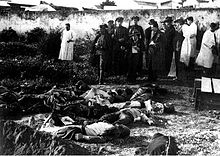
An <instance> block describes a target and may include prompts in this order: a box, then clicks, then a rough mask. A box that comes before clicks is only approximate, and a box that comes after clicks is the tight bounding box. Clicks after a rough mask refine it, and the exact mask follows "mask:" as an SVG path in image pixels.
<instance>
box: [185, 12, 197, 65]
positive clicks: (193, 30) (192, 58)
mask: <svg viewBox="0 0 220 156" xmlns="http://www.w3.org/2000/svg"><path fill="white" fill-rule="evenodd" d="M186 22H187V24H188V25H189V32H188V33H189V37H190V47H191V49H190V62H189V67H190V68H193V66H194V63H195V56H196V42H197V41H196V35H197V25H196V24H195V23H194V22H193V17H192V16H190V17H188V18H187V19H186Z"/></svg>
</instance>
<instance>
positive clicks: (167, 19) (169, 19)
mask: <svg viewBox="0 0 220 156" xmlns="http://www.w3.org/2000/svg"><path fill="white" fill-rule="evenodd" d="M172 21H173V19H172V17H169V16H167V17H166V18H165V19H164V20H163V21H162V23H165V22H172Z"/></svg>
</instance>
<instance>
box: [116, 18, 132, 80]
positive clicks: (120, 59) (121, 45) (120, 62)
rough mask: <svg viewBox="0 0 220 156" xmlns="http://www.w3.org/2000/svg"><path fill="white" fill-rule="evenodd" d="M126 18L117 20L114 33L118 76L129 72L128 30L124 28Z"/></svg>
mask: <svg viewBox="0 0 220 156" xmlns="http://www.w3.org/2000/svg"><path fill="white" fill-rule="evenodd" d="M123 20H124V18H123V17H118V18H117V19H116V24H117V26H116V28H115V33H114V45H113V56H114V58H113V68H114V72H115V74H116V75H118V76H119V75H121V74H125V73H126V71H127V67H126V65H127V60H126V55H127V53H128V50H129V43H128V39H129V36H128V29H127V28H125V27H123V26H122V23H123Z"/></svg>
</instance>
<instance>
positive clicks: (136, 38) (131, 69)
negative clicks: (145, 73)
mask: <svg viewBox="0 0 220 156" xmlns="http://www.w3.org/2000/svg"><path fill="white" fill-rule="evenodd" d="M132 20H133V21H134V25H132V26H130V27H129V39H130V41H131V44H132V49H131V51H130V52H129V56H128V81H130V82H134V81H135V80H136V77H137V73H138V72H139V73H140V72H141V69H142V65H143V49H144V31H143V28H142V27H141V26H139V25H138V21H139V17H138V16H134V17H132Z"/></svg>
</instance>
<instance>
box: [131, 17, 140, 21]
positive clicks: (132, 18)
mask: <svg viewBox="0 0 220 156" xmlns="http://www.w3.org/2000/svg"><path fill="white" fill-rule="evenodd" d="M134 19H137V20H138V21H139V20H140V18H139V17H138V16H133V17H131V20H134Z"/></svg>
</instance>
